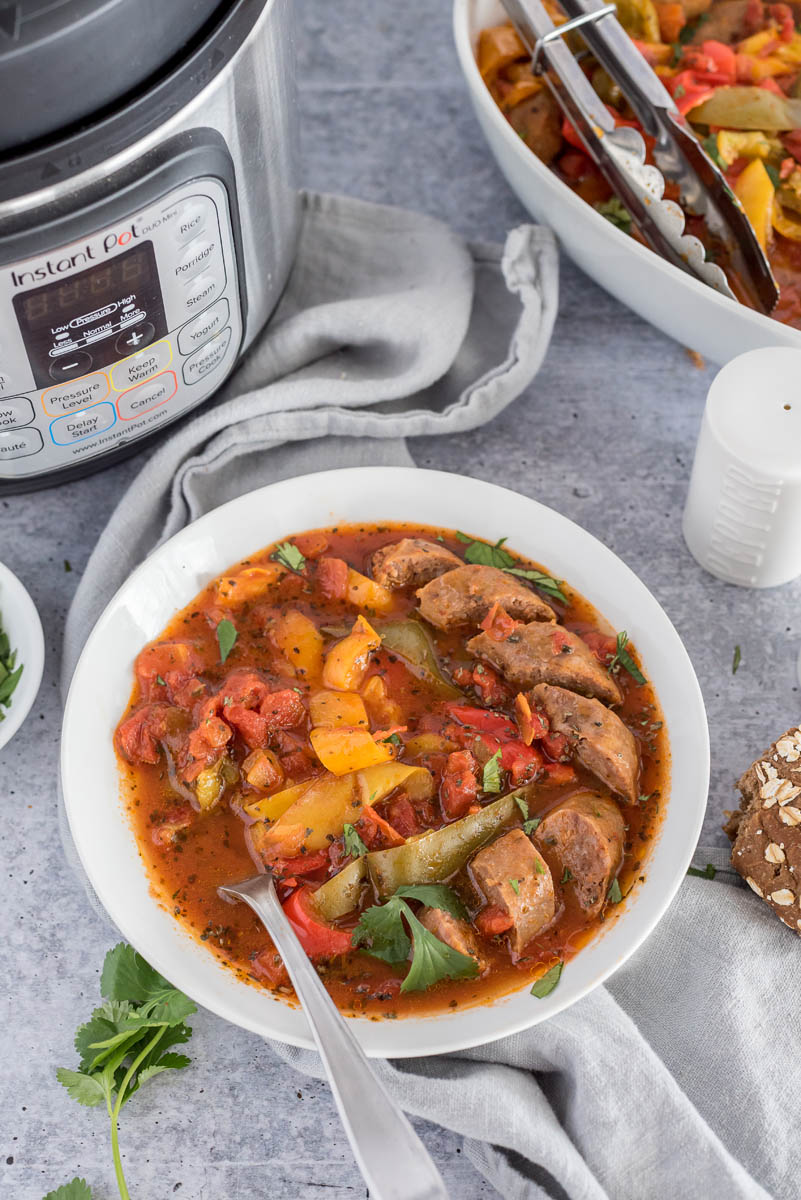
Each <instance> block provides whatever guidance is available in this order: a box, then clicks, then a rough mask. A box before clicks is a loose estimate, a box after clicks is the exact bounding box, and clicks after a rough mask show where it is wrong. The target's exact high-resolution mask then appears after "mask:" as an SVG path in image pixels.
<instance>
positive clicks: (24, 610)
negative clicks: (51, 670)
mask: <svg viewBox="0 0 801 1200" xmlns="http://www.w3.org/2000/svg"><path fill="white" fill-rule="evenodd" d="M0 616H2V624H3V628H4V629H5V631H6V633H7V634H8V638H9V641H10V643H11V649H12V650H16V652H17V666H20V665H22V667H23V668H24V669H23V672H22V674H21V675H20V677H19V683H18V684H17V686H16V688H15V689H14V692H13V694H12V696H11V703H10V704H9V705H8V707H6V706H5V705H3V706H2V707H1V708H0V711H2V712H3V713H4V714H5V719H4V720H3V721H0V750H2V749H3V747H4V746H7V745H8V743H9V742H10V741H11V739H12V738H13V736H14V734H15V733H16V732H17V730H18V729H19V727H20V725H21V724H22V722H23V721H24V720H25V718H26V717H27V715H28V713H29V712H30V711H31V708H32V707H33V702H34V700H35V699H36V694H37V692H38V691H39V684H40V683H41V682H42V671H43V670H44V634H43V632H42V622H41V621H40V620H39V614H38V612H37V611H36V605H35V604H34V602H33V600H31V598H30V596H29V595H28V593H27V591H26V590H25V588H24V587H23V586H22V584H21V583H20V581H19V579H17V577H16V575H15V574H14V572H13V571H9V569H8V567H6V566H4V565H3V564H2V563H0Z"/></svg>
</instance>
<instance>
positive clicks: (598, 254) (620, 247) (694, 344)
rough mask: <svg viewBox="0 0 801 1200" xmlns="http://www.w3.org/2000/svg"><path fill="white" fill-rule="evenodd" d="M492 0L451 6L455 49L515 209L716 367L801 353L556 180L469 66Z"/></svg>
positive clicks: (774, 326) (495, 4)
mask: <svg viewBox="0 0 801 1200" xmlns="http://www.w3.org/2000/svg"><path fill="white" fill-rule="evenodd" d="M507 20H508V17H507V16H506V14H505V12H504V10H503V8H502V7H501V4H500V2H499V0H454V5H453V31H454V37H455V40H456V50H457V54H458V56H459V63H460V65H461V68H462V71H463V73H464V77H465V79H466V80H467V86H468V88H469V91H470V98H471V100H472V102H473V108H474V109H475V113H476V116H477V117H478V123H479V125H480V126H481V129H482V130H483V133H484V136H485V137H486V139H487V141H488V142H489V147H490V150H491V151H492V153H493V155H494V156H495V159H496V161H497V163H498V166H499V167H500V169H501V171H502V172H503V174H504V175H505V176H506V180H507V182H508V183H509V185H510V187H511V188H512V190H513V191H514V192H515V193H516V194H517V197H518V199H519V200H520V202H521V204H523V205H524V207H525V208H527V209H528V211H529V212H530V213H531V214H532V216H534V217H535V218H536V219H537V220H538V221H541V222H542V223H543V224H545V225H549V226H550V227H551V228H552V229H553V230H554V232H555V233H556V235H557V236H558V238H559V241H560V242H561V243H562V245H563V246H564V248H565V250H566V251H567V253H568V254H569V255H570V257H571V258H572V259H573V261H574V262H576V263H577V264H578V265H579V266H580V267H581V269H582V271H586V273H587V274H588V275H589V276H590V278H591V279H594V280H595V281H596V283H599V284H600V285H601V287H603V288H606V290H607V291H608V292H611V293H612V295H613V296H615V297H617V299H618V300H620V301H621V302H622V303H623V304H626V305H628V307H629V308H631V309H633V310H634V312H636V313H638V314H639V315H640V316H641V317H644V318H645V320H646V321H650V322H651V324H652V325H656V327H657V328H658V329H661V330H663V332H664V333H667V334H668V335H669V336H670V337H673V338H676V339H677V340H678V341H679V342H681V343H682V344H683V345H685V346H689V347H690V349H692V350H698V351H699V352H700V353H701V354H703V355H704V356H705V357H707V358H709V359H711V360H712V362H715V363H720V364H723V363H726V362H728V361H729V359H731V358H735V357H736V356H737V355H738V354H744V353H745V351H746V350H756V349H757V348H759V347H761V346H795V347H796V348H801V331H799V330H797V329H791V328H790V327H789V326H788V325H782V324H780V322H778V321H773V320H771V319H770V317H765V316H763V315H762V314H761V313H757V312H753V311H752V310H751V309H749V308H746V307H745V306H744V305H742V304H736V303H735V302H734V301H732V300H727V299H726V297H725V296H721V295H720V294H719V293H717V292H715V291H713V290H712V288H710V287H707V286H706V284H703V283H700V282H699V281H698V280H697V279H694V278H693V277H692V276H690V275H687V274H685V272H684V271H681V270H679V268H678V267H674V266H672V265H671V264H670V263H667V262H665V260H664V259H662V258H660V257H659V256H658V255H656V254H654V252H653V251H652V250H649V249H648V248H647V247H646V246H642V245H640V243H639V242H636V241H635V240H634V238H631V237H629V236H628V234H625V233H623V232H622V231H621V230H619V229H616V228H615V226H614V225H612V224H611V223H610V222H609V221H607V220H606V218H605V217H602V216H601V215H600V213H597V212H596V211H595V209H594V208H592V207H591V206H590V205H589V204H586V203H585V202H584V201H583V200H581V199H580V198H579V197H578V196H577V195H576V194H575V192H572V191H571V190H570V188H569V187H568V186H567V185H566V184H565V183H563V182H562V181H561V179H558V178H557V176H556V175H555V174H554V173H553V171H550V170H549V169H548V167H546V166H545V164H544V163H542V162H540V160H539V159H538V158H537V156H536V155H535V154H534V153H533V152H532V151H531V150H529V149H528V147H527V146H526V145H525V143H524V142H523V141H522V140H521V139H520V138H519V137H518V135H517V134H516V133H515V131H514V130H513V129H512V127H511V125H510V124H509V122H508V121H507V120H506V117H505V116H504V115H503V113H502V112H501V111H500V109H499V108H498V106H497V105H496V104H495V101H494V100H493V99H492V96H491V95H490V93H489V91H488V89H487V87H486V85H485V84H484V81H483V80H482V78H481V75H480V73H479V70H478V66H477V65H476V57H475V50H476V45H477V43H478V35H479V33H480V32H481V30H482V29H487V28H489V27H490V26H491V25H499V24H502V23H503V22H504V21H507Z"/></svg>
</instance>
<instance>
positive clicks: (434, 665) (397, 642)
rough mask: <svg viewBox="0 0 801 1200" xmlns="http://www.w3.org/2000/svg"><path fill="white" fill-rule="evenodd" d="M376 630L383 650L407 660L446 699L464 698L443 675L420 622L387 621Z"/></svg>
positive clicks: (377, 626) (376, 627)
mask: <svg viewBox="0 0 801 1200" xmlns="http://www.w3.org/2000/svg"><path fill="white" fill-rule="evenodd" d="M375 629H376V633H379V634H380V635H381V645H382V648H383V649H384V650H389V651H390V652H391V653H392V654H398V655H400V657H401V658H405V659H406V661H407V662H408V663H411V665H412V666H413V667H416V668H417V670H418V671H419V672H420V674H421V675H422V676H424V678H425V679H427V680H428V681H429V683H433V684H435V685H436V687H437V689H438V690H439V691H440V692H441V693H442V695H443V696H449V697H450V698H452V699H456V698H457V697H459V696H461V695H462V692H460V691H459V689H458V688H457V687H454V685H453V684H452V683H451V682H450V680H448V679H446V678H445V675H444V674H443V673H442V669H441V667H440V665H439V662H438V661H437V655H436V653H435V651H434V647H433V645H432V644H431V639H430V637H429V636H428V633H427V631H426V630H425V629H424V628H423V626H422V625H421V624H420V622H419V621H411V620H409V621H387V622H385V623H383V624H378V623H377V624H376V626H375Z"/></svg>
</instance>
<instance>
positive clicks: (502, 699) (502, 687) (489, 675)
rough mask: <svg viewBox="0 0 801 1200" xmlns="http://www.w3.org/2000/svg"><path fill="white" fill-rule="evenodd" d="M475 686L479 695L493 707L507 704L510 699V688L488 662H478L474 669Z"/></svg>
mask: <svg viewBox="0 0 801 1200" xmlns="http://www.w3.org/2000/svg"><path fill="white" fill-rule="evenodd" d="M472 679H473V686H474V687H475V689H476V691H477V692H478V694H479V697H480V698H481V699H482V700H483V701H484V703H485V704H488V705H489V706H490V707H491V708H494V707H497V706H498V705H499V704H505V703H506V702H507V700H508V699H509V694H510V693H509V689H508V687H507V686H506V684H505V683H504V682H503V680H502V679H501V677H500V675H499V674H498V672H497V671H494V670H493V669H492V667H488V666H487V665H486V663H478V665H477V666H476V667H474V669H473V675H472Z"/></svg>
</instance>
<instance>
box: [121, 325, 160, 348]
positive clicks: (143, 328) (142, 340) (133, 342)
mask: <svg viewBox="0 0 801 1200" xmlns="http://www.w3.org/2000/svg"><path fill="white" fill-rule="evenodd" d="M155 333H156V331H155V329H154V328H153V325H152V324H151V322H150V321H143V322H141V323H140V324H139V325H134V327H133V328H132V329H123V331H122V333H121V334H120V335H119V337H118V338H117V340H116V342H115V343H114V348H115V350H116V351H117V353H118V354H133V353H134V351H136V350H141V349H142V347H143V346H149V345H150V343H151V342H152V341H153V338H154V336H155Z"/></svg>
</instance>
